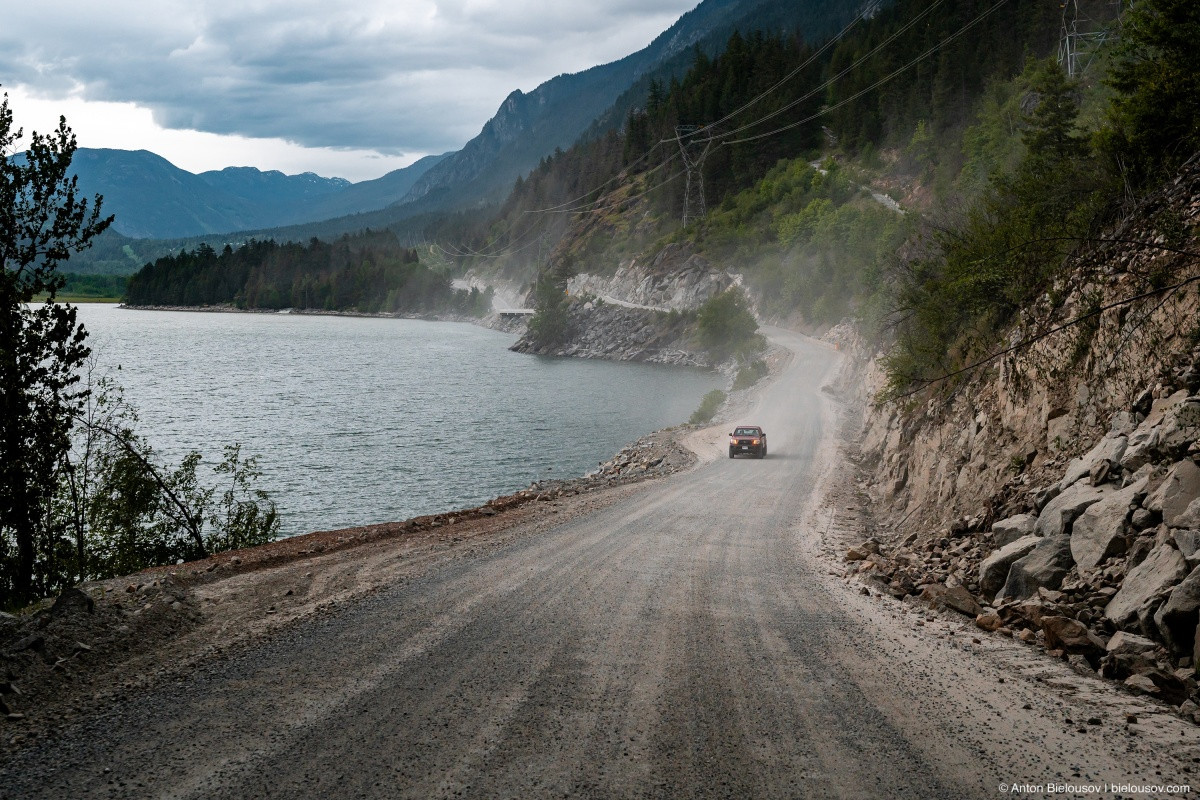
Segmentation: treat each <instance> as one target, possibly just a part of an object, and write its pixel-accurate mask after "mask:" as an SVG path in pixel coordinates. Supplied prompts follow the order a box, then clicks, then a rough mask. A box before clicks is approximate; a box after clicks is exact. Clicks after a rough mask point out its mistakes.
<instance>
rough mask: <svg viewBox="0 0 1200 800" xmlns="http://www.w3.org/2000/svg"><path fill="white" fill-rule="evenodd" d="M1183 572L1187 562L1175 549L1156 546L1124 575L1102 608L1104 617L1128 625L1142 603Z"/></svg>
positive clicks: (1167, 587) (1135, 617)
mask: <svg viewBox="0 0 1200 800" xmlns="http://www.w3.org/2000/svg"><path fill="white" fill-rule="evenodd" d="M1187 573H1188V568H1187V562H1186V561H1185V560H1184V558H1183V556H1181V555H1180V554H1179V551H1178V550H1176V549H1175V548H1174V547H1171V546H1170V545H1169V544H1163V545H1159V546H1158V547H1156V548H1154V549H1153V550H1152V551H1150V555H1148V556H1146V560H1145V561H1143V562H1142V563H1140V564H1138V565H1137V566H1136V567H1134V568H1133V569H1131V570H1130V571H1129V574H1128V575H1126V576H1125V581H1124V583H1122V585H1121V590H1120V591H1119V592H1117V593H1116V595H1114V596H1113V599H1112V600H1111V601H1110V602H1109V604H1108V605H1107V606H1105V607H1104V616H1106V617H1108V618H1109V619H1111V620H1112V621H1113V622H1115V623H1116V624H1117V625H1118V626H1121V627H1124V626H1126V625H1128V624H1130V623H1131V622H1133V621H1134V620H1136V619H1137V615H1138V609H1139V608H1141V607H1142V605H1143V604H1144V603H1146V602H1147V601H1149V600H1150V599H1151V598H1152V597H1154V596H1155V595H1158V594H1162V593H1164V592H1166V590H1167V589H1170V588H1171V587H1172V586H1174V585H1175V584H1177V583H1179V582H1180V581H1181V580H1183V577H1184V576H1185V575H1187Z"/></svg>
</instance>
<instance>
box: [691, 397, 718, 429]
mask: <svg viewBox="0 0 1200 800" xmlns="http://www.w3.org/2000/svg"><path fill="white" fill-rule="evenodd" d="M725 398H726V394H725V393H724V392H722V391H721V390H720V389H713V390H712V391H711V392H709V393H708V394H706V395H704V399H703V400H701V401H700V407H699V408H697V409H696V410H695V411H693V412H692V416H691V419H689V420H688V424H689V425H703V424H704V423H706V422H708V421H709V420H711V419H712V418H713V417H715V416H716V415H717V410H718V409H719V408H720V407H721V406H722V405H723V404H724V403H725Z"/></svg>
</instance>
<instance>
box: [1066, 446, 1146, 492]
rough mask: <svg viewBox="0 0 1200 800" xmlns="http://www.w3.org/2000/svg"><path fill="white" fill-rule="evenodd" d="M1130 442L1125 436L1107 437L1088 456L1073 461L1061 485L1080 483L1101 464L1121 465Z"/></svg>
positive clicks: (1068, 466)
mask: <svg viewBox="0 0 1200 800" xmlns="http://www.w3.org/2000/svg"><path fill="white" fill-rule="evenodd" d="M1128 443H1129V440H1128V439H1127V438H1126V437H1124V436H1112V437H1105V438H1104V439H1101V440H1100V444H1098V445H1096V446H1095V447H1093V448H1092V449H1091V450H1090V451H1089V452H1088V453H1087V454H1086V455H1082V456H1080V457H1079V458H1075V459H1072V460H1071V463H1070V464H1068V465H1067V472H1066V474H1065V475H1063V479H1062V481H1061V482H1060V485H1061V486H1062V487H1063V488H1064V489H1065V488H1066V487H1068V486H1070V485H1072V484H1074V483H1078V482H1079V481H1081V480H1082V479H1084V478H1086V477H1087V476H1088V475H1090V474H1092V471H1093V470H1095V469H1096V468H1097V467H1098V466H1100V465H1101V464H1108V465H1110V468H1111V466H1113V465H1116V464H1118V463H1120V461H1121V456H1123V455H1125V448H1126V446H1127V445H1128Z"/></svg>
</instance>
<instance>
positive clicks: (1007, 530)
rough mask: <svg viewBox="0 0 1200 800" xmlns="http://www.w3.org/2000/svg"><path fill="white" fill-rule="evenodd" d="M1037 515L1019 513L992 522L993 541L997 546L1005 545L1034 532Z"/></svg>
mask: <svg viewBox="0 0 1200 800" xmlns="http://www.w3.org/2000/svg"><path fill="white" fill-rule="evenodd" d="M1035 525H1037V517H1035V516H1034V515H1033V514H1017V515H1016V516H1015V517H1009V518H1008V519H1002V520H1000V521H999V522H995V523H993V524H992V541H993V542H995V544H996V547H1005V546H1006V545H1009V544H1012V543H1013V542H1015V541H1017V540H1018V539H1022V538H1024V537H1026V536H1028V535H1029V534H1031V533H1033V528H1034V526H1035Z"/></svg>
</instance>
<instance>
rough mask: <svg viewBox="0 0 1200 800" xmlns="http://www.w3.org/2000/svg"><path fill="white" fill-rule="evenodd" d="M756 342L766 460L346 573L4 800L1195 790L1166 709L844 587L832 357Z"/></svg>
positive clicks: (54, 742) (91, 735) (1190, 745)
mask: <svg viewBox="0 0 1200 800" xmlns="http://www.w3.org/2000/svg"><path fill="white" fill-rule="evenodd" d="M770 333H771V336H772V338H773V339H774V340H775V341H776V342H777V343H778V344H780V345H782V346H784V347H786V348H788V349H790V350H792V351H793V353H794V358H793V359H792V360H791V362H790V364H789V365H788V367H787V368H786V369H785V370H784V371H783V373H782V374H781V375H780V376H779V377H778V378H777V379H776V380H775V381H774V382H773V383H772V384H771V385H770V387H769V388H768V389H767V390H766V391H765V392H764V393H763V395H762V397H761V399H760V400H759V401H758V406H757V408H755V409H752V410H749V411H747V413H745V415H744V418H741V419H739V420H737V422H744V423H747V424H760V425H762V426H763V427H764V428H765V429H766V430H767V432H768V435H769V441H770V456H769V457H768V458H767V459H765V460H761V461H760V460H753V459H736V460H730V459H729V458H727V457H726V455H725V452H724V446H725V439H724V438H723V437H722V436H721V435H720V433H721V432H720V431H715V432H711V433H710V434H709V436H708V438H707V444H706V445H705V446H704V447H702V448H701V449H702V451H703V455H704V463H702V464H701V465H700V466H699V467H697V468H696V469H694V470H692V471H690V472H687V473H684V474H680V475H676V476H673V477H671V478H668V479H665V480H662V481H656V482H651V483H649V484H645V485H643V486H640V487H634V488H632V489H628V488H627V489H625V490H622V491H623V492H624V494H622V495H621V496H620V497H619V499H618V501H617V502H615V503H609V504H608V505H607V507H603V508H599V509H598V510H594V511H591V512H589V513H586V514H582V515H578V516H575V517H574V518H570V519H567V520H566V521H563V522H561V523H558V522H555V524H552V525H543V526H541V527H538V528H537V529H536V530H530V531H528V532H525V533H522V532H521V531H520V530H517V531H515V532H510V533H508V534H505V535H504V536H502V537H500V538H498V539H497V540H496V541H495V542H494V543H492V544H491V545H489V546H480V547H476V548H474V549H473V550H470V551H469V552H464V551H463V550H462V548H458V549H457V550H454V549H441V550H436V551H431V552H430V553H428V554H426V556H424V557H423V558H422V560H421V561H422V567H421V569H419V570H413V571H409V572H405V571H404V570H403V569H398V570H395V571H392V572H388V571H386V570H382V569H379V563H382V562H380V561H379V557H378V556H377V555H376V556H373V558H376V562H373V564H374V566H371V567H369V568H368V567H367V566H361V567H358V568H360V569H362V570H363V571H368V572H370V575H371V577H370V578H369V580H371V581H374V582H375V583H376V584H378V585H377V587H376V590H375V591H373V592H371V593H369V594H366V595H364V596H361V597H358V598H356V599H354V600H353V601H347V602H343V603H340V604H338V605H337V606H336V607H335V608H333V610H331V611H327V612H326V613H320V614H315V613H314V614H310V615H308V616H306V617H303V618H299V619H297V620H295V621H294V622H293V623H292V624H289V625H287V626H282V627H280V628H279V629H277V630H276V631H275V632H274V633H272V634H271V635H270V636H267V637H264V638H263V639H261V640H259V641H255V642H251V643H249V644H247V645H245V646H243V647H237V648H233V649H232V651H231V652H227V653H225V654H222V655H220V656H216V657H212V658H208V659H205V660H203V661H201V662H200V663H199V665H198V666H197V667H196V668H195V669H191V670H189V671H187V672H186V673H184V674H180V675H177V676H176V677H175V678H173V679H171V680H168V681H159V682H157V683H152V684H151V685H150V686H149V687H147V688H146V689H145V690H143V691H139V692H137V693H135V694H133V695H132V696H129V697H127V698H125V699H124V701H123V702H120V703H113V704H111V705H110V706H109V707H108V708H106V709H104V710H103V711H101V712H98V713H89V714H88V715H86V716H85V717H84V718H82V719H77V720H74V721H72V722H71V723H70V724H68V725H67V726H66V727H64V728H62V729H60V730H59V732H58V733H57V734H56V735H55V736H54V737H52V738H50V739H43V740H41V741H38V742H35V743H33V744H32V745H30V746H27V747H25V748H24V749H23V750H21V751H20V752H19V753H15V754H10V756H9V757H8V758H7V759H5V760H3V761H0V795H2V796H3V797H13V798H42V797H45V798H90V797H97V798H99V797H103V798H108V797H129V798H209V799H211V800H217V799H218V798H237V799H238V800H246V799H248V798H268V797H270V798H330V797H333V798H338V797H346V798H376V797H379V798H383V797H388V798H391V797H411V798H440V797H480V798H509V797H511V798H539V797H599V798H634V797H655V798H657V797H661V798H677V797H678V798H691V797H728V798H754V797H763V798H780V797H806V798H825V797H837V798H991V799H993V800H994V798H998V797H1004V796H1006V795H1007V794H1009V793H1011V792H1012V786H1013V784H1017V785H1019V786H1026V787H1034V788H1036V787H1038V786H1040V787H1042V791H1041V792H1034V793H1035V794H1043V795H1045V794H1050V793H1052V792H1051V791H1048V790H1047V787H1048V786H1049V787H1050V789H1054V788H1056V787H1055V786H1054V784H1059V786H1058V787H1057V788H1059V789H1060V791H1058V792H1053V793H1055V794H1056V795H1057V796H1068V797H1069V796H1075V793H1072V792H1070V791H1066V789H1067V786H1063V785H1069V786H1075V787H1078V788H1080V792H1079V794H1082V795H1085V796H1091V797H1095V796H1110V797H1111V796H1118V795H1124V796H1146V795H1144V794H1141V795H1139V794H1138V793H1137V792H1134V791H1122V792H1115V791H1114V792H1093V791H1091V790H1090V789H1089V788H1088V787H1095V786H1100V787H1102V786H1103V785H1104V784H1105V783H1106V782H1107V783H1110V784H1112V783H1120V784H1134V785H1135V786H1139V785H1140V786H1145V785H1153V784H1164V785H1165V784H1188V783H1189V780H1190V778H1191V774H1192V773H1190V772H1189V770H1190V769H1192V767H1193V758H1196V757H1200V747H1198V741H1200V739H1198V737H1197V734H1196V729H1195V727H1194V726H1192V725H1190V724H1187V723H1184V722H1183V721H1181V720H1179V719H1178V718H1177V717H1175V716H1173V715H1172V714H1170V713H1169V712H1168V711H1167V709H1166V707H1165V706H1159V705H1157V704H1154V703H1153V702H1151V701H1145V700H1139V699H1136V698H1133V697H1131V696H1129V695H1126V694H1124V693H1122V692H1120V691H1118V690H1116V689H1114V688H1111V687H1109V686H1107V685H1105V684H1103V683H1101V682H1099V681H1097V680H1094V679H1087V678H1082V677H1079V676H1076V675H1074V673H1071V672H1070V671H1069V670H1068V669H1066V667H1065V666H1063V665H1062V664H1061V663H1059V662H1053V661H1051V660H1050V659H1048V658H1046V657H1045V656H1042V655H1039V654H1035V653H1034V652H1033V651H1032V650H1030V649H1027V648H1025V647H1024V646H1023V645H1020V644H1017V643H1015V642H1013V641H1012V640H1001V639H999V637H995V636H989V635H987V634H982V633H981V632H979V631H976V630H974V629H973V628H971V627H969V626H968V625H967V623H966V620H965V618H962V621H957V622H956V621H954V620H950V619H948V618H946V617H944V616H939V617H936V618H935V617H933V616H931V615H930V616H927V615H926V614H925V612H922V611H914V610H912V609H909V608H902V607H901V606H900V605H899V604H898V603H892V602H891V601H890V600H887V601H885V600H882V599H879V598H872V597H866V596H863V594H862V593H861V591H860V588H859V587H858V586H856V585H848V584H847V583H846V582H845V581H844V580H843V579H842V578H841V577H840V575H839V574H838V570H837V566H836V561H834V560H832V559H830V558H829V557H828V554H827V553H825V554H823V553H822V547H824V546H827V545H826V544H823V542H826V538H825V537H827V536H828V535H829V529H830V527H832V526H833V525H834V522H835V519H834V518H835V516H836V515H835V514H834V513H833V509H831V508H829V507H828V506H825V507H821V506H820V505H819V503H818V501H819V499H820V498H822V497H824V498H828V497H839V496H846V497H848V496H849V493H850V492H852V487H850V486H838V485H831V484H837V483H838V482H844V481H846V480H847V477H846V473H845V472H844V471H839V470H838V469H836V468H835V465H836V464H837V458H836V448H837V441H836V436H835V433H836V427H837V416H838V408H837V405H836V403H835V402H834V399H833V398H832V397H831V396H830V394H828V393H826V392H822V391H821V386H822V385H823V384H824V383H825V382H827V381H828V380H830V379H831V378H832V376H833V375H834V373H835V372H836V370H837V369H838V367H839V364H840V356H839V355H838V354H837V353H835V352H834V351H832V350H830V349H828V348H826V347H824V346H823V345H820V344H818V343H814V342H811V341H810V340H806V339H804V338H802V337H800V336H797V335H795V334H791V333H787V332H784V331H780V330H772V331H771V332H770ZM839 492H841V495H839ZM843 508H844V507H843ZM356 557H357V556H355V555H354V553H345V554H341V555H338V556H336V558H338V559H341V563H342V565H343V566H342V569H343V570H352V569H355V568H356V567H354V566H353V564H354V563H355V562H354V558H356ZM383 560H384V561H386V559H383ZM314 563H316V562H314ZM346 564H350V565H351V566H349V567H347V566H345V565H346ZM301 568H303V567H301ZM315 569H317V571H318V575H317V579H320V577H321V575H320V566H319V565H318V566H317V567H315ZM229 580H235V581H242V582H243V583H246V582H251V581H267V582H269V581H270V580H271V579H270V576H269V575H256V576H248V577H246V576H243V577H240V578H231V579H229ZM239 585H242V584H239ZM247 591H249V589H247ZM978 637H984V638H978ZM1126 714H1135V715H1136V716H1137V720H1138V721H1137V722H1136V723H1135V724H1128V723H1127V718H1126V716H1125V715H1126ZM1089 720H1091V721H1090V722H1089ZM1198 783H1200V782H1198Z"/></svg>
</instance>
